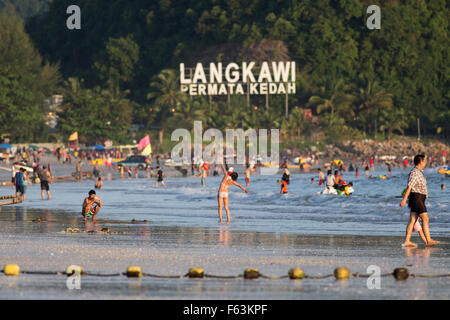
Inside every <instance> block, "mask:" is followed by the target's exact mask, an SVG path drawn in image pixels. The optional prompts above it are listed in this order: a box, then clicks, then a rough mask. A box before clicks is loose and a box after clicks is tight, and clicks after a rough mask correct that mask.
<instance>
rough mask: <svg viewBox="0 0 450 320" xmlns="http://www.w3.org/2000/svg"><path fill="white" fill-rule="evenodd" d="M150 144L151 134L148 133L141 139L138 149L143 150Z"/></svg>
mask: <svg viewBox="0 0 450 320" xmlns="http://www.w3.org/2000/svg"><path fill="white" fill-rule="evenodd" d="M149 144H150V136H149V135H146V136H145V137H143V138H142V139H141V141H139V145H138V150H142V149H143V148H144V147H146V146H148V145H149Z"/></svg>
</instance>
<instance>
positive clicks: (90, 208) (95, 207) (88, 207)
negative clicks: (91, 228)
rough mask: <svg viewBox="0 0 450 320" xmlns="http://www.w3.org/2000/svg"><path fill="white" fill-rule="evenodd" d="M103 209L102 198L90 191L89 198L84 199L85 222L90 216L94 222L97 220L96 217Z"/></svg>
mask: <svg viewBox="0 0 450 320" xmlns="http://www.w3.org/2000/svg"><path fill="white" fill-rule="evenodd" d="M101 207H102V202H101V200H100V197H98V196H96V195H95V190H90V191H89V196H88V197H87V198H85V199H84V202H83V208H82V211H81V215H82V216H83V220H85V221H86V219H87V217H88V216H92V220H93V221H94V220H95V216H96V215H97V213H98V212H99V211H100V208H101Z"/></svg>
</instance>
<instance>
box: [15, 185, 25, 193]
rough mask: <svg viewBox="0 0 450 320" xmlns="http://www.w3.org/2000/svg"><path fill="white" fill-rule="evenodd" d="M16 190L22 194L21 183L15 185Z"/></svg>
mask: <svg viewBox="0 0 450 320" xmlns="http://www.w3.org/2000/svg"><path fill="white" fill-rule="evenodd" d="M16 192H20V193H21V194H23V193H24V192H23V185H16Z"/></svg>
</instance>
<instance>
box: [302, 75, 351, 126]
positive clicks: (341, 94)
mask: <svg viewBox="0 0 450 320" xmlns="http://www.w3.org/2000/svg"><path fill="white" fill-rule="evenodd" d="M349 90H350V86H349V85H347V84H345V83H344V80H342V79H340V80H338V81H337V82H336V83H335V84H334V85H332V86H331V87H330V88H327V87H324V86H322V87H321V88H320V89H319V92H318V94H317V95H314V96H311V97H310V98H309V101H308V106H310V107H315V108H316V111H317V113H319V114H320V113H322V112H323V111H325V110H330V113H331V114H332V115H334V114H335V113H336V114H337V115H338V116H339V117H342V118H348V119H351V118H352V117H353V115H354V111H353V107H352V104H353V100H354V97H353V95H352V94H351V93H350V92H349Z"/></svg>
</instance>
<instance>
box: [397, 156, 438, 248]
mask: <svg viewBox="0 0 450 320" xmlns="http://www.w3.org/2000/svg"><path fill="white" fill-rule="evenodd" d="M414 164H415V167H414V168H413V169H412V170H411V172H410V173H409V177H408V187H407V188H406V192H405V194H404V195H403V199H402V201H401V202H400V207H403V206H404V205H405V204H406V199H408V196H409V202H408V207H409V208H410V209H411V212H410V218H409V222H408V225H407V226H406V236H405V242H404V243H403V246H405V247H417V245H416V244H415V243H412V242H411V241H410V239H411V235H412V232H413V227H414V225H415V224H416V222H417V220H418V219H419V217H420V218H421V219H422V225H423V232H424V234H425V238H426V245H427V246H433V245H435V244H438V243H439V241H437V240H433V239H431V237H430V229H429V217H428V212H427V208H426V207H425V199H426V198H427V197H428V190H427V181H426V179H425V176H424V175H423V172H422V170H423V169H424V168H425V166H426V164H427V160H426V158H425V155H423V154H418V155H416V156H415V157H414Z"/></svg>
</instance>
